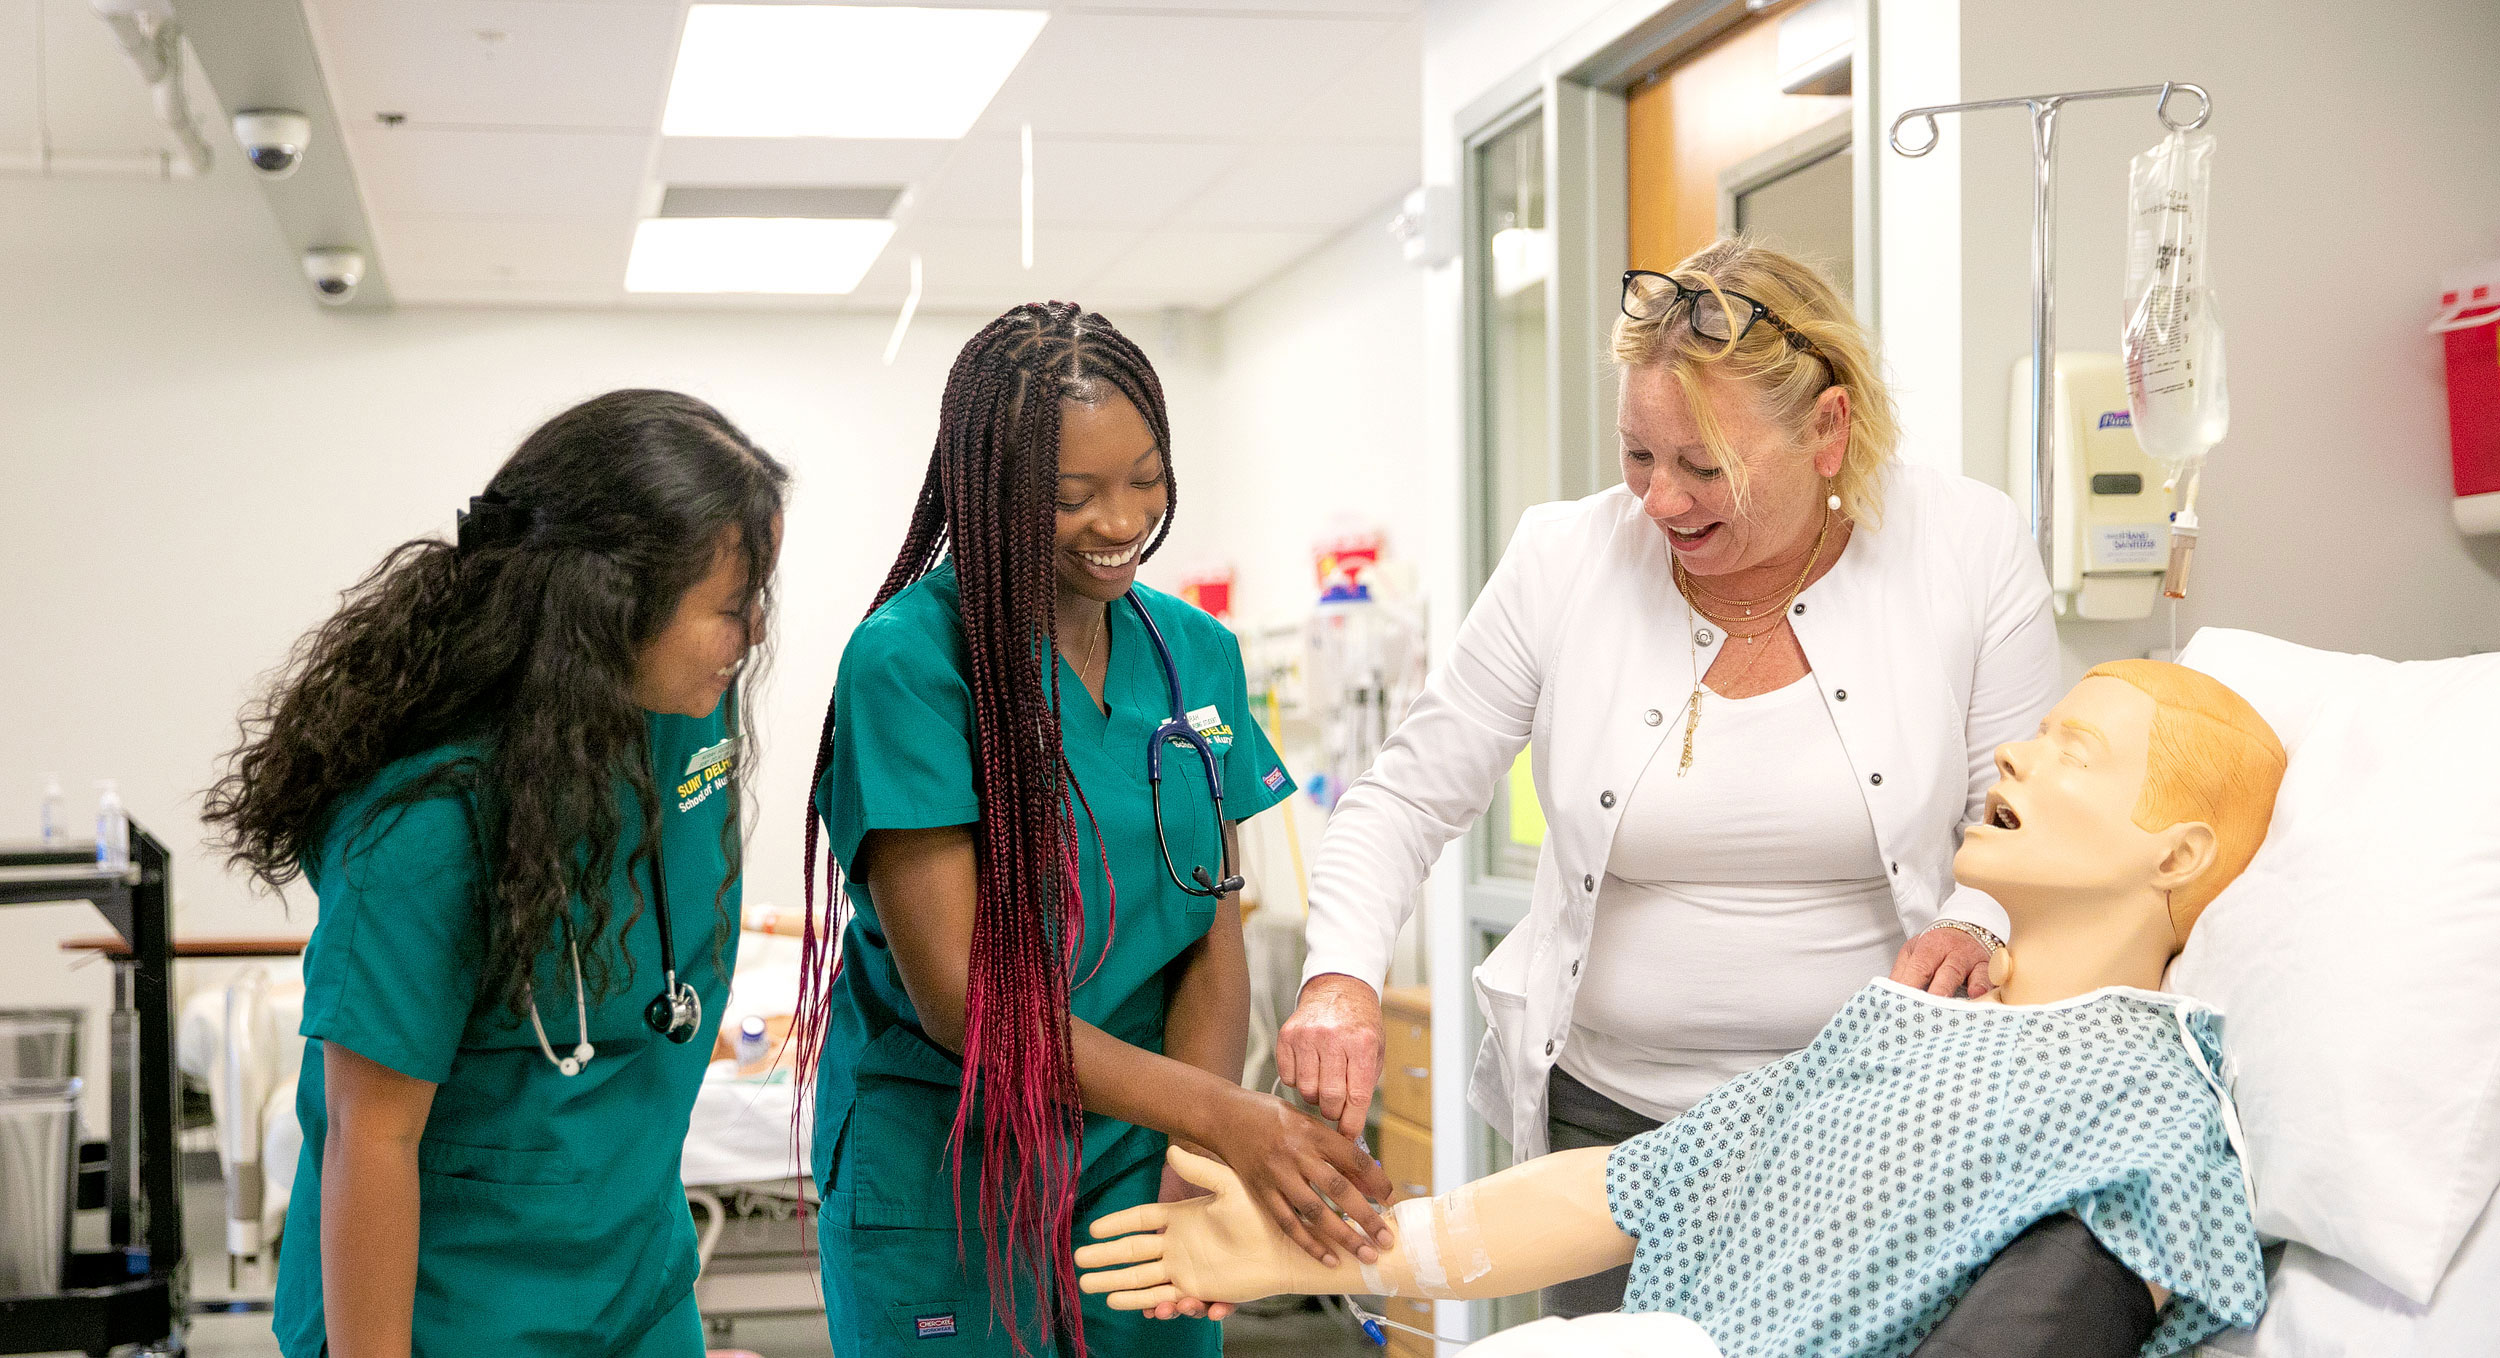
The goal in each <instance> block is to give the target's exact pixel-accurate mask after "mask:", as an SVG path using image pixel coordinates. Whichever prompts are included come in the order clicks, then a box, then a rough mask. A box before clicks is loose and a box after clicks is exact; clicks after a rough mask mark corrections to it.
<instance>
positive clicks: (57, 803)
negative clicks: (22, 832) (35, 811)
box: [43, 773, 62, 849]
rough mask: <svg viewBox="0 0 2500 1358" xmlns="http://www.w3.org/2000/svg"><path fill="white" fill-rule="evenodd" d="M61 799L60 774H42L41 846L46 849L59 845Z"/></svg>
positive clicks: (55, 847)
mask: <svg viewBox="0 0 2500 1358" xmlns="http://www.w3.org/2000/svg"><path fill="white" fill-rule="evenodd" d="M61 800H62V798H61V775H59V774H57V773H47V774H45V775H44V776H43V846H44V847H45V848H47V849H57V848H59V847H60V846H61Z"/></svg>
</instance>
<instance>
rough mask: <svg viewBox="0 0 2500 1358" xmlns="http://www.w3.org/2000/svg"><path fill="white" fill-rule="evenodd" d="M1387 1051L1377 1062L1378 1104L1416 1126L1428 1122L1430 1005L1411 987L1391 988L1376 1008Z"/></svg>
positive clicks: (1427, 1000) (1430, 1122)
mask: <svg viewBox="0 0 2500 1358" xmlns="http://www.w3.org/2000/svg"><path fill="white" fill-rule="evenodd" d="M1380 1020H1381V1027H1382V1028H1383V1029H1384V1030H1385V1031H1384V1033H1383V1036H1384V1037H1386V1038H1387V1051H1386V1052H1385V1053H1384V1054H1383V1056H1382V1059H1381V1064H1380V1107H1381V1110H1382V1111H1383V1112H1388V1113H1394V1114H1396V1115H1397V1116H1399V1117H1402V1118H1405V1119H1406V1120H1407V1121H1409V1122H1413V1123H1415V1124H1417V1125H1419V1126H1423V1127H1429V1126H1431V1125H1432V1008H1431V1001H1430V1000H1429V999H1428V998H1422V997H1420V996H1418V995H1417V994H1416V993H1415V992H1413V991H1408V990H1393V991H1390V992H1389V994H1388V995H1387V996H1386V997H1384V1000H1383V1003H1382V1005H1381V1011H1380Z"/></svg>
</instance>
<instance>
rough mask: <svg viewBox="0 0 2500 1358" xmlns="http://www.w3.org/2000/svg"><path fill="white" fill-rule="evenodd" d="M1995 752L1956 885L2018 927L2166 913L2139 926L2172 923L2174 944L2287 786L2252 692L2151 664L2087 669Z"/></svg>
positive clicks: (2233, 869) (2253, 844)
mask: <svg viewBox="0 0 2500 1358" xmlns="http://www.w3.org/2000/svg"><path fill="white" fill-rule="evenodd" d="M1996 763H1997V774H1998V781H1997V785H1996V786H1995V787H1994V788H1992V789H1990V791H1989V793H1988V805H1987V810H1986V813H1985V815H1984V816H1983V817H1982V821H1981V823H1980V824H1978V825H1974V826H1972V827H1971V828H1970V830H1969V832H1968V833H1967V834H1965V835H1964V837H1963V840H1962V849H1961V852H1960V853H1959V854H1957V855H1956V856H1955V857H1954V860H1953V875H1954V878H1955V880H1957V881H1960V882H1962V883H1963V884H1965V885H1967V886H1973V887H1977V888H1979V889H1980V890H1982V891H1985V892H1987V893H1988V894H1989V895H1991V896H1994V897H1995V898H1996V899H1997V901H1998V902H1999V903H2000V904H2002V905H2004V906H2005V908H2006V912H2007V914H2008V915H2010V916H2012V917H2013V918H2014V919H2015V922H2016V929H2017V932H2019V931H2020V929H2021V927H2022V924H2023V922H2024V921H2025V920H2026V919H2031V920H2038V921H2043V922H2045V921H2047V920H2049V919H2052V918H2054V917H2055V916H2057V915H2058V914H2061V913H2063V912H2067V911H2073V910H2078V909H2088V910H2095V911H2106V910H2110V909H2113V908H2117V909H2125V910H2138V911H2159V912H2161V914H2162V918H2160V919H2150V918H2148V919H2144V920H2140V921H2137V923H2140V924H2142V925H2143V926H2144V927H2145V928H2147V929H2148V930H2149V929H2154V928H2161V929H2165V930H2166V932H2167V934H2168V939H2169V944H2168V954H2175V953H2177V952H2178V950H2179V948H2180V947H2181V946H2183V945H2184V944H2185V943H2186V942H2187V936H2188V931H2189V930H2190V929H2192V928H2194V927H2195V924H2196V918H2197V916H2198V915H2200V914H2202V913H2203V912H2204V909H2205V907H2206V905H2208V904H2209V903H2211V902H2212V900H2213V898H2214V897H2215V896H2216V895H2218V894H2220V893H2221V891H2222V889H2223V888H2224V887H2226V886H2228V885H2230V884H2231V881H2232V880H2233V879H2234V878H2236V877H2238V876H2239V875H2240V871H2241V869H2243V868H2245V867H2247V866H2248V862H2249V860H2250V859H2251V858H2253V857H2255V856H2256V853H2257V846H2258V845H2259V844H2260V843H2262V842H2263V841H2264V839H2265V837H2266V826H2267V824H2268V822H2269V821H2271V820H2272V819H2273V816H2274V794H2275V790H2276V788H2277V787H2278V786H2280V785H2281V783H2282V781H2283V746H2282V743H2281V742H2280V741H2278V740H2276V739H2275V735H2274V730H2273V728H2271V727H2269V726H2267V725H2266V722H2265V719H2264V718H2262V717H2260V716H2258V715H2257V711H2256V709H2255V708H2252V707H2250V706H2249V705H2248V702H2247V700H2246V699H2244V698H2242V697H2240V696H2239V695H2238V694H2236V693H2234V692H2232V691H2231V690H2230V689H2228V688H2226V687H2224V686H2223V685H2222V684H2221V683H2219V682H2217V681H2216V680H2214V679H2213V678H2211V677H2210V676H2208V675H2205V674H2202V673H2200V672H2198V671H2196V670H2191V669H2188V668H2186V667H2185V666H2181V665H2169V664H2163V663H2161V662H2158V661H2152V660H2120V661H2114V662H2112V663H2110V664H2106V665H2099V666H2095V667H2094V668H2093V669H2092V670H2091V671H2090V672H2089V673H2087V674H2085V675H2084V678H2083V682H2082V683H2080V684H2077V685H2075V688H2074V691H2073V692H2071V693H2068V694H2067V695H2066V697H2065V698H2064V699H2063V700H2061V701H2060V702H2059V703H2058V705H2057V706H2056V707H2055V708H2053V709H2051V710H2050V712H2049V715H2048V716H2047V718H2046V719H2044V720H2043V721H2042V722H2041V723H2040V733H2039V734H2038V735H2037V736H2034V737H2033V738H2032V739H2030V740H2023V741H2016V742H2014V743H2012V744H2009V745H2005V746H2003V747H2001V748H1999V749H1998V750H1997V759H1996ZM2116 922H2117V921H2113V923H2116ZM2168 954H2165V955H2168Z"/></svg>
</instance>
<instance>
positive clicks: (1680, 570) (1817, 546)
mask: <svg viewBox="0 0 2500 1358" xmlns="http://www.w3.org/2000/svg"><path fill="white" fill-rule="evenodd" d="M1831 531H1832V515H1831V511H1830V510H1828V509H1826V510H1824V511H1823V531H1822V532H1820V533H1817V534H1815V535H1814V550H1813V551H1811V552H1808V553H1806V568H1805V569H1804V570H1801V571H1799V572H1797V581H1796V583H1795V584H1793V585H1790V586H1789V587H1788V597H1787V598H1785V599H1782V600H1780V606H1779V608H1778V609H1777V610H1776V611H1774V612H1773V613H1772V615H1771V625H1770V626H1768V627H1765V628H1763V629H1762V630H1761V631H1759V632H1755V633H1752V634H1751V635H1748V636H1746V637H1744V638H1743V640H1744V642H1745V644H1746V647H1747V651H1746V659H1745V665H1744V668H1743V669H1742V670H1740V671H1738V672H1737V674H1736V676H1735V678H1734V679H1733V680H1732V681H1731V682H1730V683H1729V685H1728V686H1729V687H1730V688H1734V687H1737V686H1738V685H1740V684H1741V683H1742V682H1743V681H1744V680H1745V679H1746V678H1748V677H1750V676H1751V675H1752V674H1753V670H1754V666H1755V665H1758V664H1760V663H1761V661H1762V656H1763V654H1764V653H1765V652H1767V651H1768V650H1769V648H1768V647H1765V648H1763V650H1762V651H1755V650H1753V649H1751V647H1752V645H1753V642H1754V638H1755V637H1766V636H1769V635H1770V634H1771V633H1773V632H1776V631H1778V630H1779V629H1780V628H1781V627H1783V626H1786V625H1787V622H1788V606H1789V605H1790V604H1792V603H1795V602H1796V600H1797V596H1798V595H1800V594H1803V593H1805V592H1806V579H1807V577H1809V576H1811V575H1813V574H1814V563H1815V562H1816V561H1817V560H1819V559H1821V557H1822V555H1823V542H1824V539H1825V538H1826V537H1827V536H1829V535H1830V533H1831ZM1671 564H1672V565H1673V566H1674V567H1675V583H1676V588H1677V589H1678V590H1683V589H1684V588H1685V586H1686V583H1687V582H1688V581H1689V580H1691V578H1692V577H1691V575H1690V574H1689V573H1688V572H1686V571H1685V569H1684V563H1683V562H1681V561H1677V562H1673V563H1671ZM1766 602H1767V600H1766ZM1684 610H1685V613H1684V616H1685V621H1686V623H1688V624H1690V623H1691V622H1692V620H1693V615H1694V614H1697V613H1698V614H1700V615H1701V616H1702V617H1706V618H1710V619H1711V621H1713V622H1717V623H1719V625H1720V626H1722V627H1725V626H1726V625H1727V624H1726V622H1725V621H1724V620H1722V619H1719V618H1716V617H1712V615H1711V614H1710V613H1708V612H1707V611H1706V610H1704V609H1703V608H1702V607H1701V606H1700V605H1699V604H1697V603H1695V602H1694V601H1693V596H1692V594H1691V593H1686V594H1685V596H1684ZM1748 616H1751V615H1750V614H1748ZM1685 635H1686V638H1687V639H1688V641H1689V643H1690V654H1691V657H1692V663H1693V693H1692V696H1691V697H1690V698H1688V699H1686V700H1685V705H1684V755H1683V758H1682V759H1680V760H1678V761H1677V762H1676V766H1675V776H1676V777H1678V778H1681V777H1683V776H1684V775H1685V774H1687V773H1690V772H1692V769H1693V732H1694V730H1695V729H1696V728H1697V727H1699V726H1700V725H1701V695H1702V692H1703V689H1702V686H1701V629H1700V628H1699V627H1698V626H1693V627H1691V629H1690V630H1689V631H1688V632H1686V634H1685ZM1731 635H1734V634H1733V633H1731Z"/></svg>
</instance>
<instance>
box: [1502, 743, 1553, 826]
mask: <svg viewBox="0 0 2500 1358" xmlns="http://www.w3.org/2000/svg"><path fill="white" fill-rule="evenodd" d="M1528 753H1529V752H1528V751H1527V750H1526V749H1522V750H1520V751H1519V757H1518V758H1517V759H1514V760H1512V761H1511V762H1510V842H1511V843H1513V844H1524V845H1526V846H1527V847H1529V848H1532V849H1533V848H1535V847H1537V846H1538V845H1541V844H1543V843H1544V842H1545V808H1544V807H1542V806H1540V805H1538V804H1537V800H1536V774H1535V773H1534V772H1533V771H1532V769H1531V767H1530V765H1529V763H1528Z"/></svg>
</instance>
